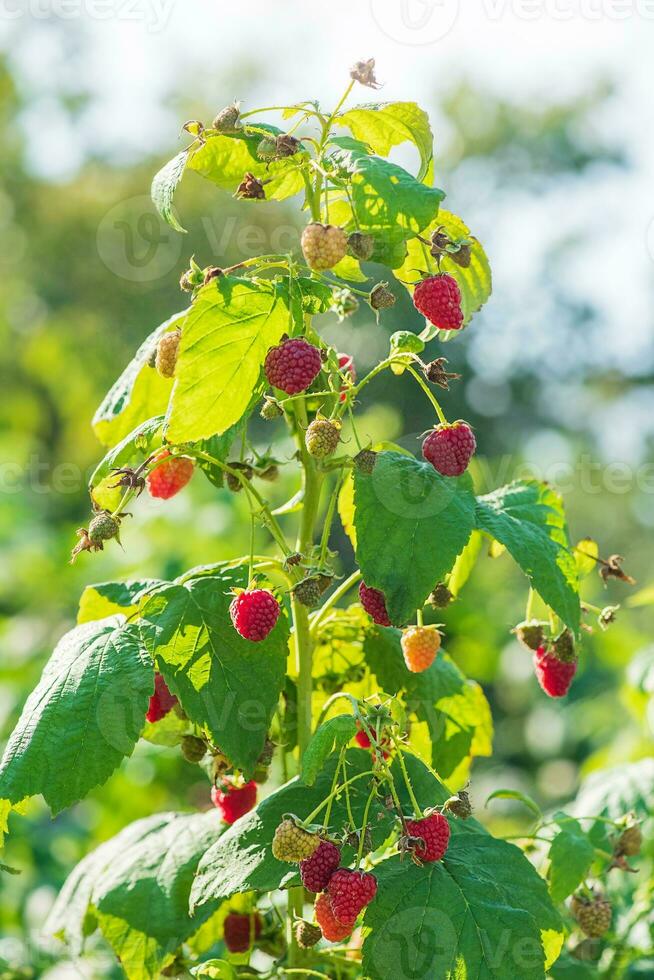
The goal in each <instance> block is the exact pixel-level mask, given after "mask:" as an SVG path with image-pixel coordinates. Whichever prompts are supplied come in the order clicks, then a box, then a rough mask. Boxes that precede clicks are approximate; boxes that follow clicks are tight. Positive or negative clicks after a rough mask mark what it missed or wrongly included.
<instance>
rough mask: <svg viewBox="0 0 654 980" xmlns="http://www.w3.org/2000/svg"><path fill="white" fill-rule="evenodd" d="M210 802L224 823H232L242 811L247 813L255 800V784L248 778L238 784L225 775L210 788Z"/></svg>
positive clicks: (241, 814) (240, 815)
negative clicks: (245, 781) (246, 781)
mask: <svg viewBox="0 0 654 980" xmlns="http://www.w3.org/2000/svg"><path fill="white" fill-rule="evenodd" d="M211 802H212V803H213V805H214V806H215V808H216V809H217V810H218V811H219V812H220V815H221V817H222V818H223V820H224V821H225V823H229V824H232V823H234V821H235V820H238V818H239V817H242V816H243V814H244V813H249V811H250V810H251V809H252V807H253V806H254V805H255V803H256V802H257V784H256V783H255V782H254V780H250V782H249V783H244V784H243V785H242V786H239V785H238V784H236V783H234V782H233V780H231V779H228V778H227V777H225V778H224V779H222V780H221V781H220V782H219V783H217V784H216V786H213V787H212V788H211Z"/></svg>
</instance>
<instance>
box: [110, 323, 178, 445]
mask: <svg viewBox="0 0 654 980" xmlns="http://www.w3.org/2000/svg"><path fill="white" fill-rule="evenodd" d="M186 312H187V311H186V310H184V311H183V312H182V313H176V314H175V315H174V316H172V317H171V318H170V319H169V320H166V322H165V323H162V324H161V326H159V327H157V329H156V330H154V331H153V332H152V333H151V334H150V336H149V337H148V338H147V339H146V340H145V341H144V342H143V343H142V344H141V346H140V347H139V349H138V350H137V352H136V354H135V355H134V358H133V360H132V361H130V363H129V364H128V365H127V367H126V368H125V370H124V371H123V373H122V374H121V376H120V377H119V378H118V380H117V381H116V383H115V384H114V385H113V387H112V388H111V390H110V391H109V392H108V394H107V395H106V396H105V398H104V400H103V402H102V404H101V405H100V407H99V408H98V410H97V411H96V413H95V415H94V416H93V429H94V431H95V434H96V436H97V437H98V439H99V440H100V442H101V443H102V444H103V445H104V446H115V445H116V443H118V442H120V440H121V439H124V438H125V436H128V435H129V434H130V433H131V432H132V431H133V430H134V429H135V428H136V427H137V426H138V425H140V424H141V423H143V422H145V421H146V420H148V419H151V418H153V417H154V416H155V415H160V414H162V413H163V412H165V411H166V408H167V406H168V400H169V398H170V392H171V389H172V386H173V382H172V379H171V378H162V377H161V375H160V374H159V372H158V371H156V370H155V369H154V368H151V367H149V366H148V361H149V359H150V356H151V354H152V352H153V350H154V348H155V347H156V345H157V342H158V341H159V338H160V337H162V336H163V334H165V333H168V331H170V330H174V329H175V328H176V327H178V326H180V324H181V322H182V320H183V319H184V317H185V316H186Z"/></svg>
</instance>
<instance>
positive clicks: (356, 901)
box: [327, 868, 377, 926]
mask: <svg viewBox="0 0 654 980" xmlns="http://www.w3.org/2000/svg"><path fill="white" fill-rule="evenodd" d="M327 891H328V893H329V899H330V902H331V906H332V912H333V913H334V918H335V919H337V921H338V922H342V923H343V925H344V926H353V925H354V923H355V922H356V920H357V916H358V915H359V912H361V910H362V909H364V908H365V907H366V905H369V904H370V902H372V900H373V898H374V897H375V895H376V894H377V879H376V878H375V876H374V875H371V874H368V873H367V872H365V871H350V870H349V869H348V868H339V870H338V871H335V872H334V874H333V875H332V876H331V878H330V879H329V884H328V886H327Z"/></svg>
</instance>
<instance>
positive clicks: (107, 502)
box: [89, 415, 164, 511]
mask: <svg viewBox="0 0 654 980" xmlns="http://www.w3.org/2000/svg"><path fill="white" fill-rule="evenodd" d="M163 425H164V416H163V415H157V416H155V418H153V419H148V420H147V421H146V422H141V424H140V425H137V426H136V428H135V429H134V430H133V431H132V432H130V433H129V434H128V435H126V436H125V438H124V439H121V441H120V442H119V443H118V444H117V445H116V446H114V447H113V449H110V450H109V452H108V453H107V454H106V455H105V457H104V458H103V459H102V460H101V461H100V462H99V463H98V465H97V466H96V468H95V470H94V471H93V475H92V476H91V479H90V481H89V487H90V490H91V497H92V499H93V501H94V502H95V503H96V504H97V505H98V507H101V508H105V509H106V510H112V511H113V510H115V509H116V508H117V507H118V505H119V503H120V501H121V499H122V496H123V494H124V492H125V488H124V487H118V486H116V484H117V483H118V481H119V479H120V475H119V474H115V473H113V474H112V473H111V470H112V469H114V468H118V467H124V466H127V465H128V464H130V463H132V462H134V461H135V460H136V461H138V463H142V462H143V460H144V459H145V458H146V456H149V455H150V453H152V451H153V450H155V449H159V447H160V446H161V442H162V432H163Z"/></svg>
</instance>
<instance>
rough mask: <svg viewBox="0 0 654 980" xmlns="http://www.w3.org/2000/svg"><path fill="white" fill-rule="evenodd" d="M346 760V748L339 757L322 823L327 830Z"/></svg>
mask: <svg viewBox="0 0 654 980" xmlns="http://www.w3.org/2000/svg"><path fill="white" fill-rule="evenodd" d="M344 758H345V746H343V748H342V749H341V753H340V755H339V757H338V762H337V763H336V769H335V770H334V778H333V779H332V786H331V789H330V791H329V803H328V805H327V810H326V811H325V816H324V818H323V821H322V825H323V827H324V828H325V830H328V829H329V819H330V817H331V815H332V803H333V802H334V795H333V794H334V792H335V790H336V787H337V786H338V776H339V773H340V771H341V768H342V766H343V760H344Z"/></svg>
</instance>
